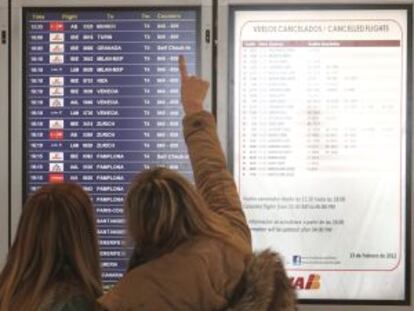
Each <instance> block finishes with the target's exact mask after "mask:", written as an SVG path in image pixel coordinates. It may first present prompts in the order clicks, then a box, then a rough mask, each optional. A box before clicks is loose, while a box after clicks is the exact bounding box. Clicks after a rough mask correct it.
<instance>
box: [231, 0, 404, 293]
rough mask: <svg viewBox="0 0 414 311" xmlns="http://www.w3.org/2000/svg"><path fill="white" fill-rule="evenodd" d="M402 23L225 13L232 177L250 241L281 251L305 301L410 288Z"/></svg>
mask: <svg viewBox="0 0 414 311" xmlns="http://www.w3.org/2000/svg"><path fill="white" fill-rule="evenodd" d="M408 21H409V10H407V9H398V8H396V9H384V8H383V9H369V8H366V9H358V7H356V6H355V7H354V8H352V9H344V8H343V9H339V10H338V9H336V10H335V9H332V7H330V8H329V7H327V8H325V9H323V10H319V9H318V8H317V7H315V9H309V8H306V9H303V10H294V9H292V10H290V9H288V8H285V9H284V10H277V9H275V8H274V7H273V8H271V9H265V8H263V9H259V10H255V9H249V8H243V9H234V10H233V13H232V24H231V25H232V28H231V30H230V31H232V36H231V37H232V42H231V44H232V46H233V53H232V54H231V56H230V58H232V59H233V60H234V61H233V64H232V68H231V76H232V79H233V80H234V88H233V89H232V90H231V97H232V99H233V101H232V105H233V106H232V109H231V111H230V114H231V116H232V120H233V124H232V133H233V158H232V159H233V164H234V165H233V169H234V174H235V178H236V181H237V184H238V187H239V191H240V195H241V200H242V203H243V207H244V210H245V212H246V215H247V218H248V221H249V225H250V228H251V230H252V236H253V243H254V247H255V248H256V249H263V248H268V247H270V248H272V249H274V250H277V251H279V252H280V253H281V254H282V255H283V256H284V258H285V261H286V267H287V269H288V272H289V275H290V280H291V284H292V286H293V287H294V288H295V289H296V290H297V291H298V293H299V297H300V298H302V299H323V300H325V299H326V300H369V301H372V300H386V301H403V300H404V299H405V298H406V295H407V292H406V285H407V284H406V271H407V270H406V265H407V262H406V245H407V244H406V242H407V240H406V238H407V235H406V232H407V228H406V221H407V218H406V215H407V214H406V213H407V210H409V208H410V204H409V198H407V189H409V185H410V183H409V180H410V164H409V163H410V161H409V156H408V153H407V142H409V139H410V134H409V133H410V130H409V128H410V126H411V125H410V124H411V123H407V109H409V108H407V107H409V105H411V103H409V102H408V98H410V97H409V96H408V93H409V91H410V89H409V88H410V87H411V86H409V87H407V85H408V82H407V81H408V80H409V79H408V77H409V74H407V71H408V68H410V65H409V64H410V57H411V55H412V54H411V53H412V52H411V51H412V50H411V47H410V46H409V44H410V42H411V39H409V38H411V31H410V29H411V25H410V24H409V22H408ZM409 194H410V193H409V192H408V195H409Z"/></svg>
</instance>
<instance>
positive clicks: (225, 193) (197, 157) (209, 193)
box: [179, 56, 251, 244]
mask: <svg viewBox="0 0 414 311" xmlns="http://www.w3.org/2000/svg"><path fill="white" fill-rule="evenodd" d="M179 67H180V74H181V101H182V104H183V108H184V112H185V114H186V116H185V118H184V120H183V126H184V137H185V141H186V143H187V147H188V152H189V154H190V159H191V163H192V168H193V172H194V179H195V182H196V186H197V188H198V190H199V191H200V192H201V195H202V196H203V198H204V200H205V201H206V202H207V204H208V206H209V207H210V208H211V209H213V210H214V211H215V212H217V213H219V214H221V215H223V216H224V217H225V218H226V219H227V220H228V221H229V222H230V224H231V225H232V226H233V228H234V229H235V233H238V234H240V235H241V237H243V238H244V240H245V241H246V242H247V243H249V244H251V237H250V230H249V228H248V226H247V223H246V218H245V216H244V213H243V211H242V208H241V203H240V198H239V194H238V192H237V188H236V185H235V183H234V179H233V176H232V175H231V174H230V172H229V171H228V170H227V168H226V160H225V157H224V154H223V151H222V148H221V145H220V142H219V139H218V136H217V130H216V124H215V121H214V118H213V116H212V115H211V114H210V113H208V112H206V111H204V110H203V101H204V99H205V96H206V94H207V91H208V87H209V83H208V82H206V81H203V80H201V79H200V78H198V77H195V76H189V75H188V73H187V68H186V63H185V59H184V58H183V57H182V56H180V59H179Z"/></svg>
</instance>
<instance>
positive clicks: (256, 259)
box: [226, 251, 297, 311]
mask: <svg viewBox="0 0 414 311" xmlns="http://www.w3.org/2000/svg"><path fill="white" fill-rule="evenodd" d="M295 310H297V306H296V293H295V291H294V290H293V288H292V287H291V286H290V282H289V278H288V276H287V274H286V271H285V269H284V266H283V262H282V259H281V258H280V256H279V255H278V254H277V253H272V252H271V251H264V252H262V253H259V254H256V255H254V256H253V257H252V259H251V260H250V262H249V264H248V265H247V268H246V272H245V274H244V276H243V280H242V282H241V283H240V284H239V287H238V288H237V290H236V292H235V294H234V296H233V299H232V301H231V302H230V306H229V307H228V308H227V309H226V311H295Z"/></svg>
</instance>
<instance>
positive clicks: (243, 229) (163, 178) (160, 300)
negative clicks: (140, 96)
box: [99, 57, 252, 311]
mask: <svg viewBox="0 0 414 311" xmlns="http://www.w3.org/2000/svg"><path fill="white" fill-rule="evenodd" d="M179 67H180V72H181V98H182V104H183V108H184V111H185V114H186V116H185V118H184V120H183V126H184V137H185V141H186V143H187V147H188V152H189V154H190V158H191V162H192V167H193V173H194V179H195V184H196V187H194V186H193V185H192V184H191V183H190V182H189V181H188V180H186V179H185V178H184V177H183V176H181V175H180V174H178V173H176V172H174V171H171V170H168V169H165V168H155V169H151V170H147V171H144V172H142V173H141V174H139V175H138V176H137V177H136V178H135V180H134V181H133V182H132V184H131V185H130V188H129V191H128V194H127V198H126V204H125V210H126V217H127V224H128V229H129V234H130V236H131V238H132V239H133V241H134V242H135V251H134V254H133V256H132V258H131V261H130V267H129V271H128V273H127V274H126V275H125V276H124V278H123V279H121V281H120V282H119V284H118V285H117V286H115V287H114V288H113V289H112V290H111V291H110V292H108V293H107V294H106V295H104V296H103V297H102V298H100V299H99V302H100V303H101V304H102V305H103V306H104V307H105V308H107V309H108V310H110V311H130V310H131V311H141V310H142V311H144V310H145V311H167V310H176V311H190V310H191V311H212V310H222V309H223V308H225V307H226V306H227V305H228V303H229V301H230V299H231V298H232V296H233V294H234V292H235V289H236V287H237V285H238V284H239V283H240V281H241V279H242V276H243V273H244V271H245V268H246V264H247V262H248V260H249V258H250V257H251V254H252V250H251V241H250V230H249V228H248V226H247V224H246V219H245V216H244V214H243V211H242V209H241V205H240V200H239V196H238V193H237V189H236V186H235V183H234V181H233V177H232V176H231V174H230V173H229V172H228V171H227V169H226V162H225V159H224V155H223V152H222V150H221V146H220V143H219V140H218V137H217V133H216V127H215V122H214V118H213V116H212V115H211V114H210V113H208V112H206V111H204V110H203V101H204V98H205V96H206V93H207V90H208V83H207V82H205V81H203V80H201V79H199V78H197V77H194V76H188V74H187V70H186V64H185V60H184V58H183V57H180V62H179Z"/></svg>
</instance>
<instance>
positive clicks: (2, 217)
mask: <svg viewBox="0 0 414 311" xmlns="http://www.w3.org/2000/svg"><path fill="white" fill-rule="evenodd" d="M0 32H1V36H3V33H4V35H5V37H4V38H3V37H2V38H1V42H0V103H1V105H0V145H1V146H4V148H1V149H0V206H2V208H0V268H1V267H3V265H4V263H5V262H6V256H7V249H8V244H9V216H10V210H9V208H8V206H9V149H8V148H5V147H6V146H8V145H9V142H10V141H9V119H8V115H9V108H10V102H9V87H10V79H9V77H10V71H9V66H8V59H9V48H10V46H9V3H8V1H7V0H0ZM3 39H4V40H5V41H4V42H3Z"/></svg>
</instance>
